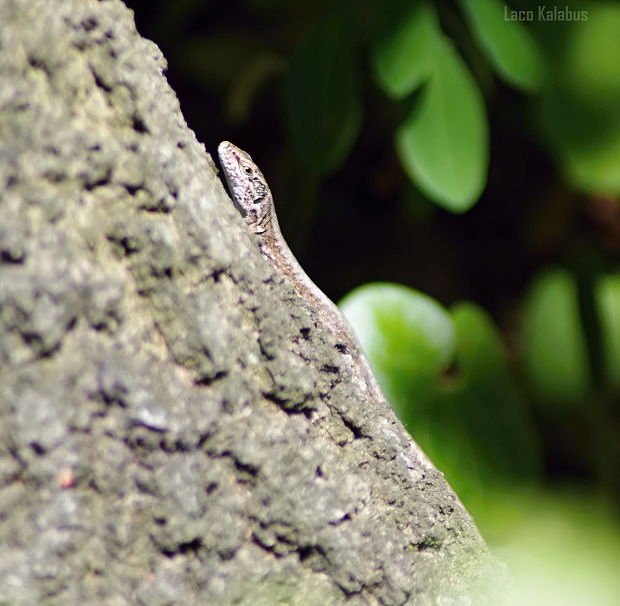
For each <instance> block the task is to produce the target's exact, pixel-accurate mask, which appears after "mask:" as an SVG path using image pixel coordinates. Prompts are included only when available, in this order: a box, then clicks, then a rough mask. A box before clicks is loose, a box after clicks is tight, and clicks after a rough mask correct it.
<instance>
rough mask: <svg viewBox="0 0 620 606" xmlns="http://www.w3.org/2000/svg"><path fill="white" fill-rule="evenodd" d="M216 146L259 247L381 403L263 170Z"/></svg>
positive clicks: (234, 150)
mask: <svg viewBox="0 0 620 606" xmlns="http://www.w3.org/2000/svg"><path fill="white" fill-rule="evenodd" d="M217 151H218V156H219V159H220V164H221V166H222V169H223V172H224V176H225V178H226V181H227V183H228V189H229V191H230V194H231V197H232V199H233V202H234V204H235V206H236V207H237V208H238V210H239V211H240V212H241V214H242V215H243V218H244V219H245V223H246V225H247V226H248V228H249V229H250V231H251V232H252V234H253V235H254V237H255V238H256V241H257V244H258V247H259V249H260V251H261V252H262V253H263V255H265V257H267V259H268V261H269V262H270V263H271V265H272V266H273V268H274V269H276V271H278V272H280V273H282V274H284V275H285V276H287V277H288V278H289V279H290V280H291V281H292V283H293V285H294V287H295V291H296V292H297V294H298V295H299V296H300V297H301V298H302V299H303V300H304V301H305V302H306V304H307V305H308V306H309V308H310V310H311V311H312V313H313V315H314V316H315V318H316V320H317V324H319V325H320V326H322V327H324V328H325V329H327V331H328V332H329V333H331V334H332V336H333V337H334V338H335V339H336V341H337V342H338V344H339V345H338V350H339V351H341V352H342V353H345V354H349V355H350V356H351V358H352V362H353V369H354V372H355V374H356V375H357V378H358V379H360V380H361V382H362V385H363V386H364V387H365V389H366V392H367V393H368V395H369V397H370V398H371V399H372V400H373V401H375V402H385V401H386V398H385V396H384V395H383V392H382V391H381V388H380V387H379V383H378V382H377V380H376V378H375V376H374V374H373V371H372V369H371V367H370V363H369V362H368V359H367V357H366V355H365V353H364V350H363V349H362V346H361V344H360V342H359V340H358V338H357V336H356V334H355V331H354V330H353V328H352V327H351V325H350V324H349V322H348V321H347V319H346V318H345V317H344V316H343V315H342V313H341V312H340V310H339V309H338V307H336V305H335V304H334V303H333V302H332V301H331V300H330V299H329V298H328V297H327V295H325V294H324V293H323V291H322V290H321V289H320V288H319V287H318V286H317V285H316V284H315V283H314V282H313V281H312V280H311V279H310V278H309V277H308V275H307V274H306V272H305V271H304V270H303V268H302V267H301V265H300V264H299V262H298V261H297V259H296V258H295V256H294V255H293V253H292V251H291V249H290V248H289V246H288V244H287V243H286V240H285V239H284V236H283V235H282V232H281V231H280V226H279V224H278V218H277V216H276V211H275V207H274V201H273V196H272V194H271V190H270V188H269V185H268V184H267V180H266V179H265V177H264V176H263V173H262V172H261V171H260V169H259V168H258V166H257V165H256V164H255V163H254V161H253V160H252V158H251V156H250V155H249V154H248V153H247V152H245V151H243V150H242V149H239V148H238V147H237V146H236V145H233V144H232V143H230V142H228V141H222V142H221V143H220V144H219V146H218V150H217Z"/></svg>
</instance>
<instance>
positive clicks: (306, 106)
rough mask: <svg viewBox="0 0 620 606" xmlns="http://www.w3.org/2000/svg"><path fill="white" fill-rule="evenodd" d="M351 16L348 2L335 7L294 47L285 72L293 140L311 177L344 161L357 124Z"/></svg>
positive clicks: (359, 109) (353, 15) (358, 105)
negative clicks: (311, 173)
mask: <svg viewBox="0 0 620 606" xmlns="http://www.w3.org/2000/svg"><path fill="white" fill-rule="evenodd" d="M355 18H356V13H355V11H354V10H353V9H352V7H351V4H350V2H345V1H341V2H336V3H334V5H333V6H332V7H331V8H330V9H329V10H328V11H327V12H326V13H325V14H324V15H323V17H322V18H321V19H320V20H319V22H318V23H317V24H316V25H315V26H314V27H313V28H312V29H311V31H310V32H309V33H308V35H307V36H306V37H305V39H304V40H303V41H302V42H301V44H300V45H299V47H298V49H297V50H296V52H295V54H294V55H293V58H292V60H291V64H290V66H289V70H288V74H287V79H286V86H285V88H286V103H287V107H288V114H289V117H290V124H291V131H292V135H293V139H294V141H295V144H296V145H297V148H298V149H299V152H300V155H301V157H302V159H303V160H304V162H305V164H306V166H307V167H308V169H309V170H310V171H311V172H313V173H314V174H316V175H319V174H325V173H329V172H332V171H334V170H336V169H337V168H338V167H339V166H340V165H341V164H342V163H343V162H344V160H345V158H346V157H347V155H348V153H349V151H350V149H351V146H352V145H353V143H354V141H355V139H356V138H357V135H358V132H359V129H360V125H361V117H362V105H361V101H360V98H359V93H358V88H359V84H358V73H357V69H356V65H355V56H356V52H357V47H358V39H357V35H358V29H359V28H358V27H357V26H356V24H355Z"/></svg>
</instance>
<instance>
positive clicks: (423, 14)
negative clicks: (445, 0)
mask: <svg viewBox="0 0 620 606" xmlns="http://www.w3.org/2000/svg"><path fill="white" fill-rule="evenodd" d="M386 7H387V9H388V10H389V16H390V19H389V22H388V23H387V24H385V25H384V26H383V28H382V32H381V34H380V35H379V36H378V39H377V41H376V42H375V43H374V45H373V48H372V55H371V58H372V65H373V68H374V72H375V75H376V77H377V80H378V82H379V84H380V86H381V87H382V88H383V90H384V91H385V92H386V93H387V94H388V95H390V96H391V97H393V98H395V99H401V98H403V97H405V96H407V95H408V94H410V93H412V92H413V91H414V90H415V89H416V88H417V87H418V86H419V85H420V84H421V83H422V82H423V81H425V80H427V79H428V78H429V76H430V75H431V74H432V72H433V68H434V63H435V52H436V45H437V43H438V40H439V37H440V35H441V34H440V32H439V27H438V24H437V17H436V15H435V13H434V11H433V9H432V7H431V6H430V5H429V4H428V2H420V3H415V2H411V1H410V0H399V1H398V2H392V3H388V4H386Z"/></svg>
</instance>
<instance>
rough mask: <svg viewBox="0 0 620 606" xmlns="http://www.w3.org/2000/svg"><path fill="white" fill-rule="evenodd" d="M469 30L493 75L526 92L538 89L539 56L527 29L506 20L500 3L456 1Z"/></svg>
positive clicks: (474, 0) (540, 80)
mask: <svg viewBox="0 0 620 606" xmlns="http://www.w3.org/2000/svg"><path fill="white" fill-rule="evenodd" d="M460 3H461V7H462V9H463V11H464V12H465V14H466V15H467V17H468V19H469V23H470V25H471V28H472V30H473V32H474V34H475V35H476V37H477V38H478V41H479V42H480V46H481V47H482V49H483V50H484V52H485V53H486V55H487V57H488V58H489V61H490V62H491V63H492V65H493V66H494V68H495V70H496V71H497V73H498V74H499V75H500V76H501V77H502V78H503V79H504V80H506V81H507V82H508V83H509V84H512V85H513V86H516V87H517V88H521V89H524V90H527V91H536V90H538V89H539V88H540V86H541V84H542V79H543V62H542V56H541V54H540V52H539V50H538V47H537V46H536V43H535V42H534V39H533V38H532V37H531V36H530V34H529V32H528V31H527V29H526V28H525V27H524V26H523V24H522V23H520V22H519V21H517V20H511V19H510V18H507V15H510V9H508V8H507V7H506V5H505V4H504V3H503V2H500V0H460Z"/></svg>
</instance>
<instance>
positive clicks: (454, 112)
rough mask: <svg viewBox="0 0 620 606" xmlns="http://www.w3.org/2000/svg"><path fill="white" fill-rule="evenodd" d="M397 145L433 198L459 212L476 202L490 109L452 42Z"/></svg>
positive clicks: (411, 173)
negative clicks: (486, 113)
mask: <svg viewBox="0 0 620 606" xmlns="http://www.w3.org/2000/svg"><path fill="white" fill-rule="evenodd" d="M396 141H397V147H398V151H399V154H400V159H401V162H402V163H403V166H404V167H405V169H406V171H407V173H408V174H409V176H410V177H411V179H412V180H413V181H414V183H416V185H417V186H418V187H419V188H420V189H421V190H422V191H423V192H424V193H425V194H426V195H427V196H428V197H430V198H431V199H432V200H434V201H435V202H437V203H438V204H439V205H440V206H443V207H444V208H446V209H448V210H450V211H453V212H465V211H466V210H468V209H469V208H471V207H472V206H473V205H474V204H475V202H476V201H477V200H478V197H479V196H480V194H481V193H482V190H483V188H484V185H485V183H486V173H487V165H488V153H489V152H488V129H487V122H486V115H485V108H484V103H483V100H482V95H481V94H480V90H479V88H478V85H477V84H476V82H475V80H474V79H473V77H472V76H471V74H470V72H469V70H468V69H467V66H466V65H465V64H464V62H463V60H462V59H461V58H460V56H459V55H458V54H457V53H456V52H455V51H454V50H453V49H452V48H451V47H450V46H448V44H447V42H446V44H445V45H442V46H440V47H439V48H438V52H437V56H436V70H435V73H434V74H433V77H432V78H431V80H430V81H429V83H428V84H427V85H426V87H425V89H424V91H423V92H422V97H421V99H420V100H419V105H418V106H417V107H416V108H415V109H414V111H413V112H412V113H411V115H410V116H409V118H408V119H407V121H406V122H405V124H404V125H403V126H401V127H400V128H399V130H398V133H397V139H396Z"/></svg>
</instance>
